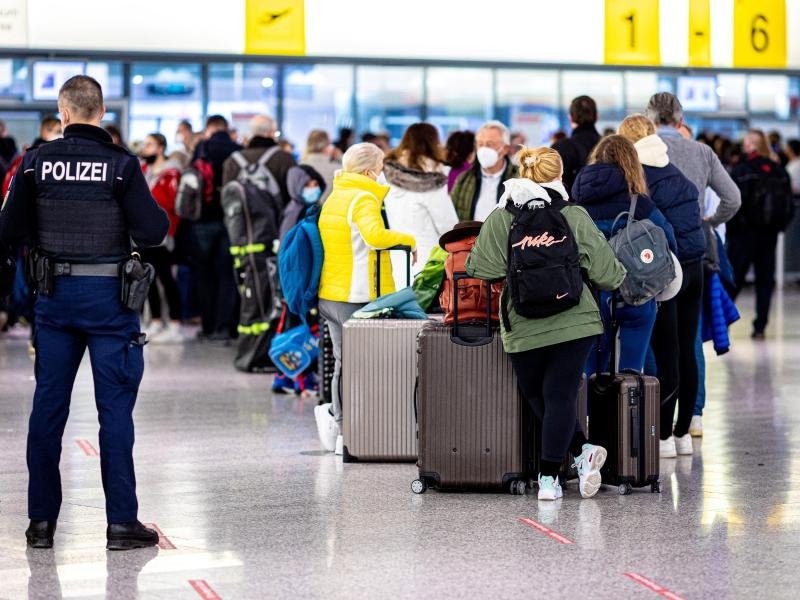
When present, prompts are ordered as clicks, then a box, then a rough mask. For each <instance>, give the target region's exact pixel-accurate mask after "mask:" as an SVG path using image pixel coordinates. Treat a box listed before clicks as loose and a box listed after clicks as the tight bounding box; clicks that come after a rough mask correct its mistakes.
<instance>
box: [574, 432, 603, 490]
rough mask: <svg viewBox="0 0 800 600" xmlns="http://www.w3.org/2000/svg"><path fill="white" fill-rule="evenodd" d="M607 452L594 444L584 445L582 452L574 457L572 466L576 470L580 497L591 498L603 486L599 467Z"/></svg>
mask: <svg viewBox="0 0 800 600" xmlns="http://www.w3.org/2000/svg"><path fill="white" fill-rule="evenodd" d="M607 456H608V452H606V449H605V448H603V447H602V446H595V445H594V444H584V445H583V452H581V455H580V456H577V457H575V462H574V463H573V465H574V466H575V467H576V468H577V469H578V479H579V481H580V484H579V487H580V490H581V496H582V497H584V498H591V497H592V496H594V495H595V494H596V493H597V490H599V489H600V486H601V485H602V484H603V480H602V477H601V476H600V467H602V466H603V465H604V464H605V462H606V457H607Z"/></svg>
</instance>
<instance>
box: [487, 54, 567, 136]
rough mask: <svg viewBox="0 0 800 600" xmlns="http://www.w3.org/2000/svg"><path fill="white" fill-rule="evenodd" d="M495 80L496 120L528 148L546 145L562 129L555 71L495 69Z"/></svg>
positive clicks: (556, 72)
mask: <svg viewBox="0 0 800 600" xmlns="http://www.w3.org/2000/svg"><path fill="white" fill-rule="evenodd" d="M495 77H496V79H495V86H496V88H495V89H496V102H497V108H496V110H495V117H496V118H497V119H499V120H500V121H502V122H503V123H506V124H507V125H508V127H509V128H510V129H511V131H513V132H515V133H517V132H518V133H522V134H524V135H525V137H526V139H527V144H528V145H537V146H538V145H540V144H549V143H550V138H551V136H552V135H553V133H555V132H556V131H558V130H559V129H560V128H561V122H560V120H559V97H558V71H544V70H540V71H535V70H523V69H498V70H497V73H496V76H495Z"/></svg>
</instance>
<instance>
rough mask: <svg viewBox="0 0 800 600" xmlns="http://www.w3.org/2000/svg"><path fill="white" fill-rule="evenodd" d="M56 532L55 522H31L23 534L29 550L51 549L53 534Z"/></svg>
mask: <svg viewBox="0 0 800 600" xmlns="http://www.w3.org/2000/svg"><path fill="white" fill-rule="evenodd" d="M55 532H56V522H55V521H33V520H31V524H30V525H29V526H28V530H27V531H26V532H25V539H27V540H28V547H29V548H52V547H53V534H54V533H55Z"/></svg>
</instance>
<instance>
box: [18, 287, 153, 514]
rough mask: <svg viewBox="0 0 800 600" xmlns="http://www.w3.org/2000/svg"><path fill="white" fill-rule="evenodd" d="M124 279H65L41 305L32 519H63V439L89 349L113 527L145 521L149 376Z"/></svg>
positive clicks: (31, 453)
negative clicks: (140, 413) (141, 443)
mask: <svg viewBox="0 0 800 600" xmlns="http://www.w3.org/2000/svg"><path fill="white" fill-rule="evenodd" d="M119 295H120V283H119V279H117V278H116V277H58V278H56V282H55V293H54V295H53V296H52V297H50V298H46V297H43V296H39V297H37V299H36V305H35V311H36V324H37V327H36V332H35V334H34V345H35V347H36V362H35V365H34V370H35V373H36V392H35V394H34V397H33V409H32V411H31V417H30V422H29V426H28V451H27V459H28V473H29V476H30V479H29V483H28V516H29V517H30V518H31V519H33V520H36V521H48V520H55V519H57V518H58V514H59V511H60V509H61V474H60V471H59V468H58V463H59V461H60V459H61V438H62V436H63V435H64V427H65V426H66V424H67V416H68V415H69V405H70V400H71V397H72V386H73V384H74V382H75V375H76V374H77V372H78V367H79V366H80V364H81V360H82V359H83V355H84V353H85V351H86V349H87V348H88V349H89V357H90V359H91V363H92V377H93V379H94V390H95V404H96V406H97V412H98V418H99V421H100V470H101V473H102V480H103V489H104V491H105V494H106V517H107V519H108V522H109V523H124V522H127V521H134V520H136V518H137V512H138V503H137V500H136V477H135V475H134V471H133V441H134V433H133V406H134V404H135V403H136V395H137V393H138V391H139V383H140V382H141V380H142V374H143V372H144V357H143V354H142V349H143V345H142V344H141V343H140V342H139V341H138V340H137V337H138V335H139V315H137V314H136V313H135V312H133V311H131V310H129V309H127V308H125V307H124V306H123V305H122V302H121V301H120V298H119Z"/></svg>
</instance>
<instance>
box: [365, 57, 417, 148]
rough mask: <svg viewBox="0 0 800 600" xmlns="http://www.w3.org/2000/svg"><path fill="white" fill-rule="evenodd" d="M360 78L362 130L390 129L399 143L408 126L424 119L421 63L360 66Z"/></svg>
mask: <svg viewBox="0 0 800 600" xmlns="http://www.w3.org/2000/svg"><path fill="white" fill-rule="evenodd" d="M356 82H357V85H356V114H357V115H358V122H357V124H356V125H357V126H356V128H357V129H358V131H360V132H365V131H370V132H378V131H386V132H388V133H389V137H390V139H391V143H392V145H393V146H396V145H397V144H398V143H399V142H400V138H401V137H402V136H403V132H404V131H405V130H406V127H408V126H409V125H411V124H412V123H416V122H417V121H420V120H421V119H422V115H423V105H424V99H423V96H424V91H423V85H424V75H423V70H422V68H421V67H357V68H356Z"/></svg>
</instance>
